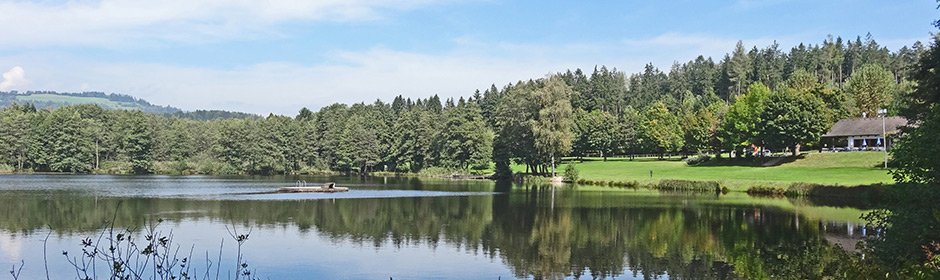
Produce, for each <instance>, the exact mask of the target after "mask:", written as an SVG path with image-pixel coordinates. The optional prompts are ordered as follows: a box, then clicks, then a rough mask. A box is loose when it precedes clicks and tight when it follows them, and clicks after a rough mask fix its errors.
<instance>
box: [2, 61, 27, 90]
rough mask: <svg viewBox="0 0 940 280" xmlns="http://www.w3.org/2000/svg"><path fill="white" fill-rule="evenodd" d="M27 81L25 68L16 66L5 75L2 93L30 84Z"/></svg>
mask: <svg viewBox="0 0 940 280" xmlns="http://www.w3.org/2000/svg"><path fill="white" fill-rule="evenodd" d="M28 83H29V81H27V80H26V71H25V70H23V67H20V66H14V67H13V68H10V70H8V71H6V72H4V73H3V81H0V91H7V90H11V89H18V87H21V86H24V85H26V84H28Z"/></svg>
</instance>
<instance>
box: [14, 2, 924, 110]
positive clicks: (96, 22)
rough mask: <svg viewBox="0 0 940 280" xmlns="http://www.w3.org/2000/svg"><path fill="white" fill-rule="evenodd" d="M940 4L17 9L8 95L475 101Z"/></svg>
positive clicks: (881, 24)
mask: <svg viewBox="0 0 940 280" xmlns="http://www.w3.org/2000/svg"><path fill="white" fill-rule="evenodd" d="M936 6H937V4H936V2H934V1H929V0H912V1H788V0H768V1H745V0H742V1H501V0H482V1H473V0H443V1H434V0H406V1H382V0H372V1H365V0H345V1H341V0H326V1H283V0H270V1H250V0H214V1H184V0H166V1H153V3H146V2H141V1H127V0H119V1H110V0H105V1H37V2H29V1H3V0H0V14H3V16H2V17H0V25H2V26H4V27H5V28H4V31H3V32H0V34H2V35H0V71H3V72H5V73H4V76H3V80H2V81H0V90H20V91H26V90H56V91H103V92H118V93H125V94H130V95H134V96H138V97H142V98H145V99H147V100H149V101H151V102H153V103H157V104H161V105H172V106H176V107H180V108H183V109H189V110H193V109H226V110H237V111H245V112H252V113H261V114H265V113H269V112H273V113H279V114H293V113H295V112H296V111H297V110H298V109H299V108H301V107H304V106H306V107H310V108H319V107H322V106H325V105H329V104H331V103H335V102H343V103H352V102H360V101H365V102H371V101H373V100H375V99H377V98H381V99H383V100H390V99H391V98H392V97H393V96H395V95H398V94H402V95H405V96H408V97H413V98H416V97H426V96H429V95H432V94H439V95H441V96H443V97H456V96H466V95H469V94H471V93H472V92H473V91H474V90H475V89H478V88H486V87H488V86H489V85H490V84H493V83H495V84H497V85H504V84H507V83H510V82H513V81H516V80H519V79H529V78H538V77H542V76H545V75H547V74H548V73H551V72H557V71H563V70H565V69H569V68H578V67H580V68H583V69H592V68H593V67H594V66H595V65H607V66H608V67H616V68H618V69H622V70H626V71H629V72H634V71H638V70H640V69H641V68H642V66H643V65H644V64H646V63H648V62H652V63H654V64H655V65H656V66H658V67H660V68H663V69H668V68H669V66H670V65H671V64H672V62H673V61H680V62H681V61H688V60H690V59H693V58H694V57H695V56H696V55H698V54H703V55H706V56H712V57H714V58H715V59H716V60H717V59H719V58H720V57H721V56H722V55H723V54H724V53H726V52H728V51H730V50H731V48H732V47H733V46H734V44H735V43H736V42H737V41H738V40H742V41H744V43H745V44H746V45H748V46H753V45H757V46H759V47H763V46H766V45H768V44H770V43H772V42H774V41H776V42H778V43H779V44H780V45H781V48H782V49H784V50H788V49H789V48H790V47H792V46H794V45H795V44H798V43H800V42H806V43H813V44H816V43H819V42H821V41H822V40H823V39H824V38H825V37H826V35H828V34H832V35H835V36H842V37H843V38H854V37H855V36H864V35H865V34H866V33H871V34H872V35H873V36H874V38H875V39H876V40H877V41H879V42H880V43H882V44H883V45H886V46H888V47H889V48H891V49H892V50H895V49H897V48H900V47H901V46H904V45H910V44H912V43H913V42H914V41H917V40H921V41H926V40H927V39H928V38H929V37H930V32H933V31H934V28H933V27H932V26H931V21H932V20H934V19H936V18H940V13H938V12H937V10H936V9H935V7H936Z"/></svg>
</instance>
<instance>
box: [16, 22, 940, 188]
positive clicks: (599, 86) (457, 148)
mask: <svg viewBox="0 0 940 280" xmlns="http://www.w3.org/2000/svg"><path fill="white" fill-rule="evenodd" d="M925 52H927V50H926V49H925V47H924V46H923V45H922V44H921V43H919V42H918V43H915V44H914V45H913V46H912V47H903V48H901V49H899V50H897V51H895V52H892V51H890V50H888V49H887V48H885V47H883V46H880V45H879V44H878V43H877V42H875V40H873V39H872V38H871V37H870V36H867V37H866V38H865V39H864V40H862V38H860V37H859V38H856V39H855V40H849V41H843V40H842V39H841V38H832V37H830V38H827V39H826V40H824V41H823V42H822V43H821V44H817V45H812V44H810V45H805V44H800V45H798V46H796V47H793V48H792V49H791V50H789V52H784V51H782V50H780V47H779V45H777V44H776V43H775V44H772V45H770V46H767V47H764V48H762V49H759V48H757V47H753V48H751V49H750V50H748V49H747V48H745V47H744V44H743V43H741V42H739V43H738V44H737V46H736V47H735V49H734V50H733V51H732V52H731V53H730V54H727V55H725V56H724V57H723V58H722V59H721V60H719V61H718V62H715V61H713V60H712V59H711V58H706V57H703V56H699V57H697V58H695V59H694V60H692V61H689V62H686V63H675V64H674V65H672V67H671V68H670V70H669V71H668V72H663V71H661V70H659V69H658V68H656V67H655V66H653V65H652V64H649V65H646V67H644V70H643V71H642V72H640V73H635V74H627V73H624V72H622V71H619V70H617V69H609V68H607V67H605V66H600V67H597V68H595V69H594V70H593V72H592V73H591V74H590V75H588V74H586V73H585V72H584V71H582V70H581V69H575V70H573V71H572V70H568V71H565V72H561V73H557V74H552V75H548V76H546V77H543V78H539V79H533V80H527V81H519V82H516V83H513V84H509V85H506V86H504V87H503V88H497V87H496V86H495V85H493V86H491V87H490V88H488V89H485V90H483V91H482V92H481V91H477V92H476V93H474V94H473V95H472V96H470V97H469V98H467V99H464V98H459V99H457V100H452V99H448V100H444V101H442V100H441V99H440V98H439V97H437V96H433V97H430V98H426V99H417V100H412V99H410V98H404V97H402V96H398V97H396V98H395V99H394V100H393V101H392V102H391V103H385V102H382V101H375V102H374V103H372V104H365V103H358V104H352V105H345V104H334V105H330V106H327V107H324V108H321V109H320V110H319V111H316V112H314V111H311V110H309V109H306V108H304V109H302V110H300V112H299V113H298V114H297V115H296V116H294V117H287V116H277V115H270V116H268V117H266V118H260V117H259V118H251V117H250V116H244V115H237V114H234V115H233V114H225V113H224V112H223V113H220V112H211V111H206V112H197V113H194V114H192V116H186V115H154V114H145V113H141V112H137V111H123V110H116V111H108V110H102V109H101V108H99V107H97V106H91V105H80V106H67V107H62V108H59V109H37V108H35V107H34V106H31V105H15V106H11V107H8V108H6V109H4V110H2V111H0V149H2V151H0V162H2V163H3V164H4V165H5V166H7V168H8V169H9V168H11V167H12V168H15V169H32V170H38V171H65V172H87V171H90V170H95V169H97V170H102V171H106V172H133V173H148V172H155V171H156V172H180V173H247V174H272V173H298V172H308V171H317V170H334V171H345V172H358V173H366V172H371V171H396V172H421V171H423V170H428V168H432V167H434V168H442V169H444V170H464V171H468V170H476V171H478V172H483V171H484V170H489V169H491V168H493V166H495V172H496V173H497V175H508V174H510V168H509V167H510V164H511V163H517V164H524V165H525V166H526V169H527V171H528V172H530V173H538V174H547V173H550V172H552V171H553V166H554V165H553V163H554V162H555V161H557V160H559V158H561V157H564V156H576V157H584V156H598V157H604V158H605V159H606V158H607V157H610V156H623V155H638V154H654V155H660V156H662V155H667V154H676V153H682V154H687V155H691V154H695V153H709V154H717V155H719V156H721V155H722V153H728V152H732V151H733V152H735V153H734V154H735V155H736V156H738V157H741V156H749V155H751V154H752V151H753V150H749V149H752V148H753V149H756V148H761V149H763V148H765V147H766V148H769V149H772V150H774V151H781V150H790V151H792V152H793V153H794V154H795V153H798V152H799V150H800V147H801V146H803V147H805V146H807V145H809V146H812V145H816V144H817V143H818V140H819V138H820V136H821V134H822V133H823V132H824V131H826V130H827V129H828V127H829V126H830V125H831V124H832V123H833V122H835V121H836V120H838V119H841V118H845V117H850V116H859V115H862V114H867V115H869V116H872V115H874V113H875V112H876V111H877V110H878V109H879V108H888V109H889V112H890V113H891V114H896V113H898V112H907V111H909V110H912V109H911V108H919V107H923V106H922V105H920V103H916V104H912V103H911V102H910V100H919V99H916V98H915V99H912V98H909V96H919V95H918V92H922V91H923V90H921V89H920V88H918V91H914V89H915V85H916V83H915V82H914V81H915V80H916V81H917V82H921V83H923V82H922V81H924V79H923V78H919V77H921V76H923V75H926V74H923V73H922V72H923V71H920V70H918V68H917V67H916V65H918V60H919V59H920V58H921V57H924V53H925ZM927 85H928V86H929V84H927ZM920 95H924V94H920ZM917 102H920V101H917ZM908 115H909V114H908ZM229 117H233V118H237V119H233V118H229ZM913 117H914V120H918V118H917V117H916V116H913ZM222 118H225V119H222Z"/></svg>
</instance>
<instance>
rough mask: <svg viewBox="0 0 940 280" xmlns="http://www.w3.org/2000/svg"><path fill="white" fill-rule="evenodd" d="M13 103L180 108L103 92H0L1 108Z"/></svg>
mask: <svg viewBox="0 0 940 280" xmlns="http://www.w3.org/2000/svg"><path fill="white" fill-rule="evenodd" d="M13 103H30V104H33V105H34V106H36V108H58V107H62V106H68V105H78V104H96V105H98V106H101V107H102V108H105V109H124V110H140V111H144V112H148V113H160V114H168V113H176V112H181V111H182V110H180V109H179V108H174V107H170V106H157V105H153V104H150V102H147V101H146V100H143V99H140V98H136V97H133V96H130V95H125V94H116V93H103V92H81V93H64V92H54V91H27V92H25V93H23V92H15V91H14V92H0V107H7V106H10V105H12V104H13Z"/></svg>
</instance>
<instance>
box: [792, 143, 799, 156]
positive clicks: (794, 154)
mask: <svg viewBox="0 0 940 280" xmlns="http://www.w3.org/2000/svg"><path fill="white" fill-rule="evenodd" d="M799 154H800V144H796V145H795V146H793V156H797V155H799Z"/></svg>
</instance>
